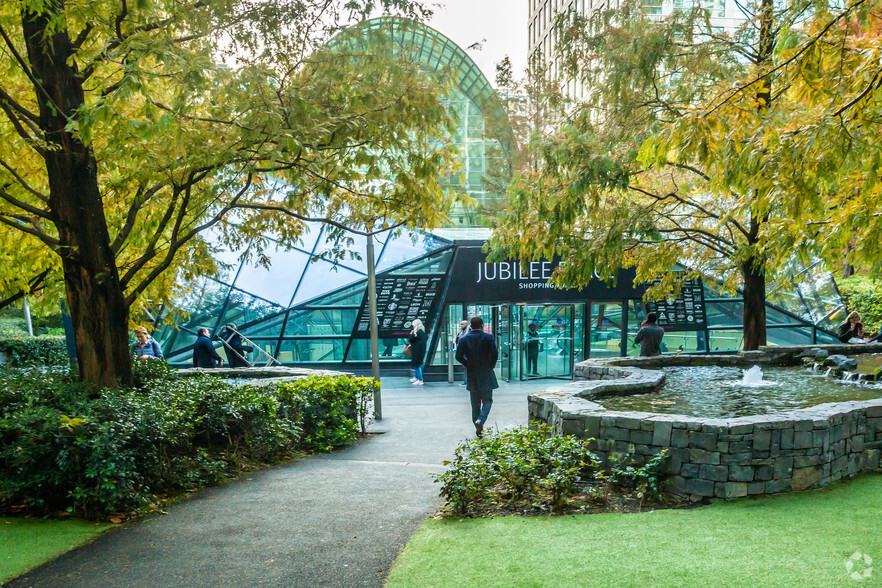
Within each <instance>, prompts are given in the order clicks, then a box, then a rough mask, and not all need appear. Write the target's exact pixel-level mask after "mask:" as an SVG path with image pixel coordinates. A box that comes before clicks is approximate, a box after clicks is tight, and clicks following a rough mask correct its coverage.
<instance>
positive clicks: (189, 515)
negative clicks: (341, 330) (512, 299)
mask: <svg viewBox="0 0 882 588" xmlns="http://www.w3.org/2000/svg"><path fill="white" fill-rule="evenodd" d="M547 386H548V381H547V380H546V381H544V382H543V381H536V382H523V383H512V384H504V383H503V384H502V388H500V389H499V390H497V391H496V392H495V393H494V402H493V409H492V411H491V412H490V422H489V423H488V426H493V427H500V428H501V427H505V426H509V425H515V424H525V423H526V420H527V394H528V393H529V392H532V391H534V390H541V389H543V388H544V387H547ZM470 416H471V409H470V408H469V402H468V393H467V392H466V390H465V387H464V386H461V385H458V384H447V383H429V384H426V385H425V386H423V387H412V386H411V385H410V383H409V382H407V381H406V380H405V379H403V378H387V379H384V383H383V417H384V418H383V420H382V421H379V422H378V423H376V424H375V425H374V427H373V430H375V431H378V432H379V431H382V432H384V434H382V435H377V436H374V437H371V438H370V439H367V440H365V441H363V442H361V443H358V444H357V445H355V446H354V447H351V448H348V449H345V450H342V451H338V452H335V453H332V454H324V455H318V456H313V457H310V458H307V459H303V460H299V461H296V462H293V463H290V464H286V465H282V466H279V467H275V468H272V469H269V470H266V471H263V472H258V473H255V474H252V475H249V476H247V477H243V478H241V479H239V480H236V481H235V482H231V483H229V484H226V485H224V486H221V487H218V488H212V489H209V490H206V491H204V492H201V493H199V494H197V495H196V496H194V497H193V498H192V499H191V500H188V501H186V502H184V503H181V504H178V505H175V506H173V507H171V508H169V512H168V514H167V515H164V516H155V517H152V518H148V519H146V520H143V521H140V522H136V523H133V524H131V525H127V526H124V527H122V528H119V529H116V530H113V531H111V532H109V533H107V534H106V535H104V536H102V537H101V538H99V539H98V540H96V541H94V542H93V543H91V544H89V545H85V546H83V547H81V548H79V549H76V550H74V551H72V552H70V553H68V554H66V555H64V556H62V557H60V558H59V559H57V560H55V561H52V562H49V563H47V564H45V565H43V566H41V567H39V568H37V569H36V570H34V571H32V572H31V573H29V574H27V575H25V576H22V577H20V578H17V579H16V580H13V581H12V582H10V583H8V584H7V586H14V587H24V586H35V587H48V586H64V587H65V588H74V587H78V586H89V587H92V586H145V587H147V586H149V587H156V586H162V587H167V586H187V587H193V586H297V587H299V586H304V587H311V586H321V587H322V588H331V587H334V586H340V587H347V588H349V587H356V586H371V587H373V586H382V584H383V581H384V579H385V577H386V574H387V573H388V571H389V568H390V567H391V566H392V563H393V562H394V561H395V558H396V557H397V556H398V554H399V553H400V551H401V549H402V548H403V547H404V545H405V544H406V543H407V542H408V540H409V539H410V537H411V536H412V535H413V533H414V531H416V528H417V527H418V526H419V524H420V523H422V522H423V521H424V520H426V518H428V517H429V516H430V515H431V514H432V513H433V512H434V511H435V510H436V509H437V508H438V507H439V505H440V499H439V497H438V489H439V485H438V484H435V483H434V482H433V481H432V477H431V476H430V475H429V474H430V473H434V472H439V471H441V469H442V466H441V462H442V461H443V460H445V459H450V458H451V457H452V456H453V451H454V449H455V448H456V446H457V445H458V444H459V443H460V442H461V441H462V440H464V439H465V438H467V437H469V436H473V435H474V427H473V426H472V425H471V424H470V422H469V420H470V418H469V417H470Z"/></svg>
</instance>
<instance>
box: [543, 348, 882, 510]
mask: <svg viewBox="0 0 882 588" xmlns="http://www.w3.org/2000/svg"><path fill="white" fill-rule="evenodd" d="M576 373H577V374H578V375H579V376H580V377H583V378H586V379H585V380H581V381H576V382H573V383H570V384H564V385H561V386H556V387H552V388H549V389H547V390H545V391H543V392H539V393H536V394H531V395H530V396H529V417H530V421H531V422H540V423H547V424H548V425H549V426H550V427H551V428H552V430H554V431H555V432H556V433H559V434H570V435H575V436H578V437H582V438H593V439H594V440H595V441H594V443H593V445H594V451H595V452H596V453H597V454H598V456H599V457H601V458H602V459H606V458H608V457H609V456H611V455H624V454H630V455H632V456H635V457H636V458H637V459H638V460H639V459H645V458H648V457H649V456H652V455H655V454H657V453H659V452H661V451H662V450H667V451H668V453H669V455H670V459H669V460H668V462H667V464H668V465H667V467H668V474H669V477H668V482H667V483H668V488H669V490H670V491H672V492H674V493H676V494H680V495H684V496H687V497H690V498H692V499H694V500H700V499H704V498H736V497H741V496H748V495H758V494H775V493H779V492H789V491H794V490H805V489H809V488H818V487H822V486H826V485H828V484H831V483H833V482H836V481H838V480H840V479H842V478H845V477H848V476H852V475H854V474H857V473H858V472H862V471H870V470H878V469H879V465H880V463H879V452H880V448H882V399H879V400H870V401H862V402H840V403H831V404H823V405H819V406H815V407H811V408H806V409H801V410H794V411H790V412H786V413H776V414H772V415H758V416H749V417H739V418H732V419H702V418H695V417H689V416H684V415H667V414H657V413H644V412H617V411H609V410H605V409H604V408H603V406H601V405H600V404H598V403H596V402H593V401H592V400H593V399H597V398H600V397H602V396H603V395H606V394H610V393H615V394H622V393H629V392H630V393H643V392H646V391H648V390H647V388H651V387H652V386H655V387H657V386H658V385H660V384H661V382H662V381H663V379H664V376H663V374H662V373H661V372H657V371H653V370H645V369H639V368H629V367H622V366H610V365H603V364H599V363H594V362H583V363H581V364H579V366H578V369H577V372H576Z"/></svg>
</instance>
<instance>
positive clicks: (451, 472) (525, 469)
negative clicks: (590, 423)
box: [435, 425, 598, 514]
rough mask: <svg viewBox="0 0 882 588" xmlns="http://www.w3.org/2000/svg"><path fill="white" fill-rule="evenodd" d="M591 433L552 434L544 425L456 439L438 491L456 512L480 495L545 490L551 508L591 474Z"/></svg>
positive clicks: (439, 478) (508, 496)
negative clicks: (585, 436) (586, 435)
mask: <svg viewBox="0 0 882 588" xmlns="http://www.w3.org/2000/svg"><path fill="white" fill-rule="evenodd" d="M590 443H591V439H579V438H576V437H573V436H570V435H566V436H556V435H553V434H551V432H550V431H549V429H548V428H547V426H545V425H541V426H539V427H537V428H535V429H528V428H525V427H519V428H515V429H511V430H505V431H501V432H495V433H494V432H490V433H488V434H486V435H485V436H484V438H483V439H476V440H474V441H467V442H466V443H465V444H463V445H460V446H459V447H458V448H457V449H456V452H455V454H454V458H453V460H452V461H449V462H445V465H448V466H449V467H448V469H447V471H446V472H444V473H442V474H439V475H436V476H435V481H436V482H440V483H441V484H442V486H441V496H443V497H444V498H446V499H447V501H448V503H449V504H450V506H451V507H452V508H453V510H454V511H455V512H456V513H459V514H467V513H469V512H470V511H471V510H472V508H473V507H475V506H476V505H478V504H480V503H482V502H483V501H485V500H487V499H489V498H491V497H492V498H493V499H495V500H499V499H502V500H518V499H521V498H524V497H526V496H534V495H536V494H538V493H544V494H545V495H547V497H548V499H549V501H550V503H551V506H552V508H560V507H562V506H564V505H565V504H566V500H567V498H569V497H570V496H572V495H573V493H574V491H575V489H576V483H577V482H578V481H579V479H580V478H590V477H592V475H593V474H592V472H593V471H595V470H596V468H597V465H598V463H597V457H596V456H595V455H594V454H593V453H592V452H591V451H590V450H589V449H588V446H589V444H590Z"/></svg>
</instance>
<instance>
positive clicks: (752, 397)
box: [596, 366, 882, 418]
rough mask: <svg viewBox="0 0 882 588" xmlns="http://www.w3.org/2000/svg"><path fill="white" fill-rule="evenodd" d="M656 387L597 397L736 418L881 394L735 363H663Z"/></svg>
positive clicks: (878, 387) (606, 402)
mask: <svg viewBox="0 0 882 588" xmlns="http://www.w3.org/2000/svg"><path fill="white" fill-rule="evenodd" d="M662 371H664V372H665V374H666V378H665V384H664V385H663V386H662V387H661V389H659V391H658V392H654V393H651V394H634V395H630V396H607V397H604V398H600V399H598V400H596V402H599V403H600V404H601V405H603V406H604V407H605V408H607V409H609V410H623V411H640V412H660V413H665V414H684V415H690V416H697V417H704V418H732V417H739V416H748V415H755V414H768V413H773V412H782V411H787V410H793V409H797V408H807V407H809V406H815V405H818V404H824V403H826V402H844V401H848V400H872V399H874V398H882V384H859V383H855V382H842V381H840V380H835V379H833V378H827V377H824V376H823V375H821V374H819V373H812V371H811V370H810V369H809V368H781V367H764V368H763V369H762V372H763V374H762V382H756V383H754V381H753V379H752V376H755V375H758V374H756V373H755V371H754V372H753V373H751V374H748V376H747V378H746V382H747V383H745V373H744V372H745V370H742V369H740V368H734V367H714V366H708V367H669V368H663V370H662Z"/></svg>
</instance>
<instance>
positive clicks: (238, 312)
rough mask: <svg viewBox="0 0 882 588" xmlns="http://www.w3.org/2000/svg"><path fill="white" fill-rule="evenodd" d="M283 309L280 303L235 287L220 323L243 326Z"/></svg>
mask: <svg viewBox="0 0 882 588" xmlns="http://www.w3.org/2000/svg"><path fill="white" fill-rule="evenodd" d="M283 310H284V308H283V307H281V306H279V305H278V304H272V303H270V302H267V301H266V300H262V299H260V298H255V297H254V296H251V295H250V294H248V293H247V292H242V291H241V290H237V289H236V288H233V290H232V291H231V292H230V299H229V302H228V303H227V308H226V309H225V310H224V315H223V318H222V319H221V321H220V322H219V323H218V324H219V325H226V324H229V323H233V324H234V325H240V326H242V325H245V324H246V323H252V322H255V321H259V320H261V319H264V318H267V317H269V316H270V315H273V314H278V313H280V312H282V311H283ZM212 334H214V333H212Z"/></svg>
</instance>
